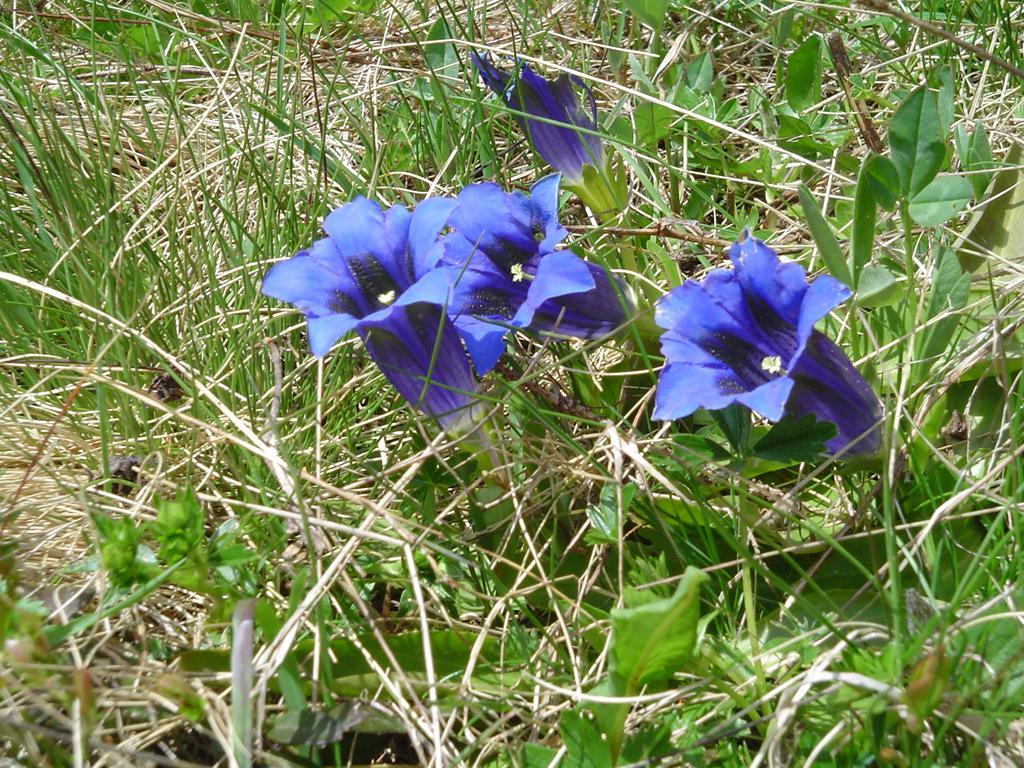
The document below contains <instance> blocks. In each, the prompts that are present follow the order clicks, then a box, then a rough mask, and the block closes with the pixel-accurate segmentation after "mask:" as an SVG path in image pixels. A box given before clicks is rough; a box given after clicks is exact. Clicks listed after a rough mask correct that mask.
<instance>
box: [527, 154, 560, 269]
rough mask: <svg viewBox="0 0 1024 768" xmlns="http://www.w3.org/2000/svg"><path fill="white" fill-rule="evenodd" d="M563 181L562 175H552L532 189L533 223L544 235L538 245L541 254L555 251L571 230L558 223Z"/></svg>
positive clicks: (535, 228)
mask: <svg viewBox="0 0 1024 768" xmlns="http://www.w3.org/2000/svg"><path fill="white" fill-rule="evenodd" d="M561 180H562V176H561V174H558V173H551V174H548V175H547V176H545V177H544V178H542V179H540V180H539V181H537V182H535V183H534V185H533V186H532V187H530V207H531V208H532V210H531V222H532V224H533V228H534V230H537V231H539V232H541V233H543V235H544V239H543V240H541V241H540V243H539V244H538V245H537V250H538V251H539V252H540V253H549V252H551V251H553V250H554V249H555V246H556V245H558V244H559V243H560V242H562V240H564V239H565V238H566V236H567V235H568V234H569V230H567V229H566V228H565V227H563V226H562V224H561V222H559V221H558V185H559V183H560V182H561ZM534 239H536V237H535V238H534Z"/></svg>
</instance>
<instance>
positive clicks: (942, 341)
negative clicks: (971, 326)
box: [917, 247, 971, 361]
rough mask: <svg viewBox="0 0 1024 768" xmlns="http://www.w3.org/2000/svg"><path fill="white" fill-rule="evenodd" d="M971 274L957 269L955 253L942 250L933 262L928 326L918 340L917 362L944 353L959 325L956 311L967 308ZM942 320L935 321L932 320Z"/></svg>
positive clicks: (957, 262) (947, 249)
mask: <svg viewBox="0 0 1024 768" xmlns="http://www.w3.org/2000/svg"><path fill="white" fill-rule="evenodd" d="M970 290H971V275H970V273H969V272H964V271H962V270H961V268H960V262H959V260H958V259H957V257H956V254H955V253H954V252H953V251H952V250H950V249H949V248H945V247H943V248H942V249H941V250H940V251H939V255H938V257H937V258H936V261H935V271H934V272H933V275H932V290H931V293H930V295H929V297H928V320H929V321H931V322H929V325H928V327H927V329H925V331H924V332H923V333H922V335H921V336H920V339H919V341H918V345H917V348H918V352H917V359H918V360H923V361H929V360H931V359H932V358H934V357H938V356H940V355H942V354H943V353H945V351H946V349H947V348H948V347H949V342H950V341H951V340H952V338H953V334H954V333H955V332H956V328H957V326H958V325H959V323H960V315H959V312H958V310H961V309H963V308H964V307H965V306H966V305H967V298H968V295H969V294H970ZM940 316H942V317H941V319H938V320H936V319H935V318H939V317H940Z"/></svg>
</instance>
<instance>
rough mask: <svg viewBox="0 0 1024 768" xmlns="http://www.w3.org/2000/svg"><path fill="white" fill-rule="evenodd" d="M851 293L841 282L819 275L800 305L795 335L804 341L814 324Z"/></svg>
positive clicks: (808, 288)
mask: <svg viewBox="0 0 1024 768" xmlns="http://www.w3.org/2000/svg"><path fill="white" fill-rule="evenodd" d="M850 295H851V291H850V289H849V288H847V287H846V286H845V285H843V284H842V283H841V282H839V281H838V280H836V279H835V278H832V277H829V276H828V275H821V276H820V277H818V278H817V279H816V280H815V281H814V282H813V283H811V284H810V285H809V286H808V287H807V293H806V294H804V300H803V303H802V304H801V305H800V317H799V319H798V321H797V330H796V335H797V337H798V338H801V339H806V338H807V337H808V336H809V335H810V333H811V331H813V330H814V324H815V323H816V322H818V321H819V320H821V318H823V317H825V315H827V314H828V313H829V312H831V311H832V310H833V309H835V308H836V307H838V306H839V305H840V304H842V303H843V302H844V301H846V300H847V299H848V298H850Z"/></svg>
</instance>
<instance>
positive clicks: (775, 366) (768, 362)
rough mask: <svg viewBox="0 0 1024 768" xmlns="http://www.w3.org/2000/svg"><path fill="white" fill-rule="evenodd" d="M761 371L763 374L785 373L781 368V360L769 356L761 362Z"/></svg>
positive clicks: (774, 356)
mask: <svg viewBox="0 0 1024 768" xmlns="http://www.w3.org/2000/svg"><path fill="white" fill-rule="evenodd" d="M761 370H762V371H764V372H765V373H771V374H773V375H774V374H778V373H785V371H784V370H783V368H782V358H781V357H779V356H778V355H771V356H769V357H766V358H765V359H764V360H762V361H761Z"/></svg>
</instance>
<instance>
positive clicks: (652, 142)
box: [633, 101, 675, 148]
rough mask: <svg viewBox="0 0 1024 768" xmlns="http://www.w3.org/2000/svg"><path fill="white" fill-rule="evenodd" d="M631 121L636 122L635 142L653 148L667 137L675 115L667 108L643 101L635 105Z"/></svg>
mask: <svg viewBox="0 0 1024 768" xmlns="http://www.w3.org/2000/svg"><path fill="white" fill-rule="evenodd" d="M633 119H634V121H635V122H636V138H637V142H638V143H639V144H642V145H643V146H645V147H652V148H653V147H657V146H658V142H659V141H661V140H662V139H664V138H665V137H666V136H668V134H669V131H670V130H671V128H672V121H673V120H674V119H675V114H674V113H673V112H672V110H670V109H669V108H668V107H663V106H662V105H661V104H652V103H651V102H649V101H645V102H642V103H640V104H638V105H637V108H636V111H635V112H634V114H633Z"/></svg>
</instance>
